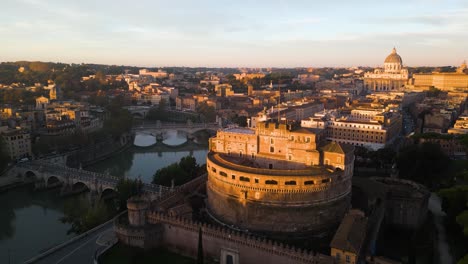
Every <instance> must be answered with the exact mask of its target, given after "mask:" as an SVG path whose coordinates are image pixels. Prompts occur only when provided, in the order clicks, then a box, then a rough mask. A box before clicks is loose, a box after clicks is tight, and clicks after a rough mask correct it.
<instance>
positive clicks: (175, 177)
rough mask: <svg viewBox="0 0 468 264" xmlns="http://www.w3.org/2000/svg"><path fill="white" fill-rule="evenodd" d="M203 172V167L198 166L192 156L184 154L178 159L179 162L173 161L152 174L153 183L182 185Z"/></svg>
mask: <svg viewBox="0 0 468 264" xmlns="http://www.w3.org/2000/svg"><path fill="white" fill-rule="evenodd" d="M202 173H203V167H201V166H198V164H197V160H196V159H195V158H194V157H191V156H186V157H183V158H181V159H180V161H179V163H173V164H171V165H169V166H166V167H164V168H161V169H159V170H157V171H156V173H155V174H154V175H153V181H152V183H154V184H160V185H164V186H171V185H172V181H174V185H182V184H184V183H186V182H188V181H190V180H192V179H194V178H196V177H197V176H199V175H200V174H202Z"/></svg>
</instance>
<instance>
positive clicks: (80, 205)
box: [60, 197, 114, 234]
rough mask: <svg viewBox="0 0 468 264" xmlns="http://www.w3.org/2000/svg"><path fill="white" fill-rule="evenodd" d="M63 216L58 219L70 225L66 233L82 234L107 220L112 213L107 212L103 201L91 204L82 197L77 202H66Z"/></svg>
mask: <svg viewBox="0 0 468 264" xmlns="http://www.w3.org/2000/svg"><path fill="white" fill-rule="evenodd" d="M63 212H64V216H63V217H62V218H61V219H60V220H61V221H62V222H63V223H70V224H71V228H70V230H68V232H67V233H77V234H80V233H84V232H86V231H88V230H90V229H92V228H93V227H96V226H98V225H100V224H102V223H104V222H105V221H107V220H109V219H110V218H111V217H112V216H113V215H114V212H112V211H111V210H109V208H108V207H107V206H106V204H105V203H104V201H103V200H97V201H93V202H91V201H90V200H89V199H88V198H86V197H82V198H80V199H79V200H78V201H76V200H73V201H68V202H66V203H65V205H64V210H63Z"/></svg>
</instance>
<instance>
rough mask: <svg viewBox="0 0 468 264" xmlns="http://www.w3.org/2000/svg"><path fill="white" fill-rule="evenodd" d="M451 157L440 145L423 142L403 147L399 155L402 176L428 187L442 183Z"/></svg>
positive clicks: (398, 161) (398, 160) (398, 164)
mask: <svg viewBox="0 0 468 264" xmlns="http://www.w3.org/2000/svg"><path fill="white" fill-rule="evenodd" d="M449 164H450V159H449V158H448V157H447V155H445V153H444V152H443V151H442V150H441V149H440V146H439V145H436V144H432V143H427V142H425V143H423V144H419V145H411V146H408V147H406V148H403V149H402V150H401V151H400V152H399V153H398V156H397V167H398V170H399V175H400V178H403V179H409V180H413V181H416V182H419V183H421V184H424V185H426V186H428V187H436V186H439V185H440V184H441V181H442V180H443V176H444V174H445V172H446V170H447V168H448V166H449Z"/></svg>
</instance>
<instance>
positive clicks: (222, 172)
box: [219, 171, 227, 177]
mask: <svg viewBox="0 0 468 264" xmlns="http://www.w3.org/2000/svg"><path fill="white" fill-rule="evenodd" d="M219 175H221V176H223V177H227V173H225V172H224V171H220V172H219Z"/></svg>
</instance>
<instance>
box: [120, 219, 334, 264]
mask: <svg viewBox="0 0 468 264" xmlns="http://www.w3.org/2000/svg"><path fill="white" fill-rule="evenodd" d="M147 217H148V219H147V220H148V223H147V225H145V226H141V227H132V226H130V225H128V220H127V218H126V215H123V216H122V217H121V218H120V219H117V220H116V222H115V231H116V234H117V236H118V237H119V240H120V241H123V242H124V243H126V244H129V245H131V246H136V247H142V248H152V247H158V246H163V247H166V248H168V249H169V250H171V251H174V252H177V253H180V254H182V255H186V256H190V257H193V258H195V257H196V256H197V250H198V236H199V230H201V233H202V243H203V251H204V255H205V258H207V259H213V260H218V261H220V263H225V262H223V259H221V260H220V257H221V258H222V257H223V256H224V255H226V254H232V255H235V259H237V260H238V262H237V263H246V264H249V263H260V262H264V263H279V264H282V263H315V264H322V263H323V264H325V263H330V264H331V263H333V259H332V258H331V257H330V256H326V255H322V254H314V253H313V252H309V251H306V250H303V249H299V248H295V247H292V246H288V245H284V244H282V243H278V242H276V241H272V240H269V239H264V238H258V237H255V236H252V235H247V234H244V233H241V232H237V231H233V230H231V229H227V228H222V227H218V226H212V225H209V224H204V223H198V222H193V221H191V220H188V219H185V218H180V217H176V216H174V217H173V216H168V215H166V214H163V213H159V212H151V213H149V214H148V215H147ZM148 224H149V225H148ZM149 230H151V231H149ZM223 252H224V255H223Z"/></svg>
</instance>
